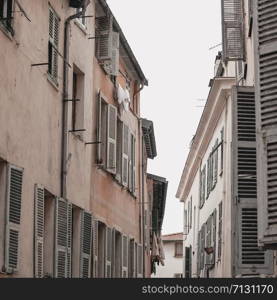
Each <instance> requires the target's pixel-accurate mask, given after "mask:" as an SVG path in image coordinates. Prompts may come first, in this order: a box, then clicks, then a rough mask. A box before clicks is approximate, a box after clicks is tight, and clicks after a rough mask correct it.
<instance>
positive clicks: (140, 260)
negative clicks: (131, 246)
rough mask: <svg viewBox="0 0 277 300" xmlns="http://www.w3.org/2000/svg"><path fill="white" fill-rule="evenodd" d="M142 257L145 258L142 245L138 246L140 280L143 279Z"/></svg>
mask: <svg viewBox="0 0 277 300" xmlns="http://www.w3.org/2000/svg"><path fill="white" fill-rule="evenodd" d="M142 256H143V248H142V245H140V244H138V245H137V277H138V278H142V277H143V274H142V273H143V272H142V270H143V267H142V264H143V259H142Z"/></svg>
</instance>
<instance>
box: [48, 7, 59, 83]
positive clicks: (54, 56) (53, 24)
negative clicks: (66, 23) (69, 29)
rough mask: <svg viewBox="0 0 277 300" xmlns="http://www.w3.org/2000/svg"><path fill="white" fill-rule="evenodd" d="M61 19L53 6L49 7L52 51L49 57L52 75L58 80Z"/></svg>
mask: <svg viewBox="0 0 277 300" xmlns="http://www.w3.org/2000/svg"><path fill="white" fill-rule="evenodd" d="M59 23H60V20H59V18H58V16H57V15H56V13H55V12H54V11H53V9H52V8H51V7H49V43H50V48H51V52H50V53H49V59H50V60H51V62H50V64H51V70H49V71H50V75H51V76H52V78H53V79H54V80H55V81H57V78H58V51H57V50H58V47H59V25H60V24H59Z"/></svg>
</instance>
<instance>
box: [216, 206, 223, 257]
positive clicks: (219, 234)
mask: <svg viewBox="0 0 277 300" xmlns="http://www.w3.org/2000/svg"><path fill="white" fill-rule="evenodd" d="M217 243H218V246H217V258H218V259H220V258H221V252H222V251H221V250H222V202H220V203H219V206H218V242H217Z"/></svg>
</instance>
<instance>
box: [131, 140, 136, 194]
mask: <svg viewBox="0 0 277 300" xmlns="http://www.w3.org/2000/svg"><path fill="white" fill-rule="evenodd" d="M131 138H132V153H131V155H132V169H131V174H132V190H131V191H132V193H133V194H135V193H136V138H135V136H134V135H132V136H131Z"/></svg>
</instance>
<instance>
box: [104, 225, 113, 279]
mask: <svg viewBox="0 0 277 300" xmlns="http://www.w3.org/2000/svg"><path fill="white" fill-rule="evenodd" d="M112 250H113V248H112V229H111V228H110V227H106V241H105V278H111V277H112Z"/></svg>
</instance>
